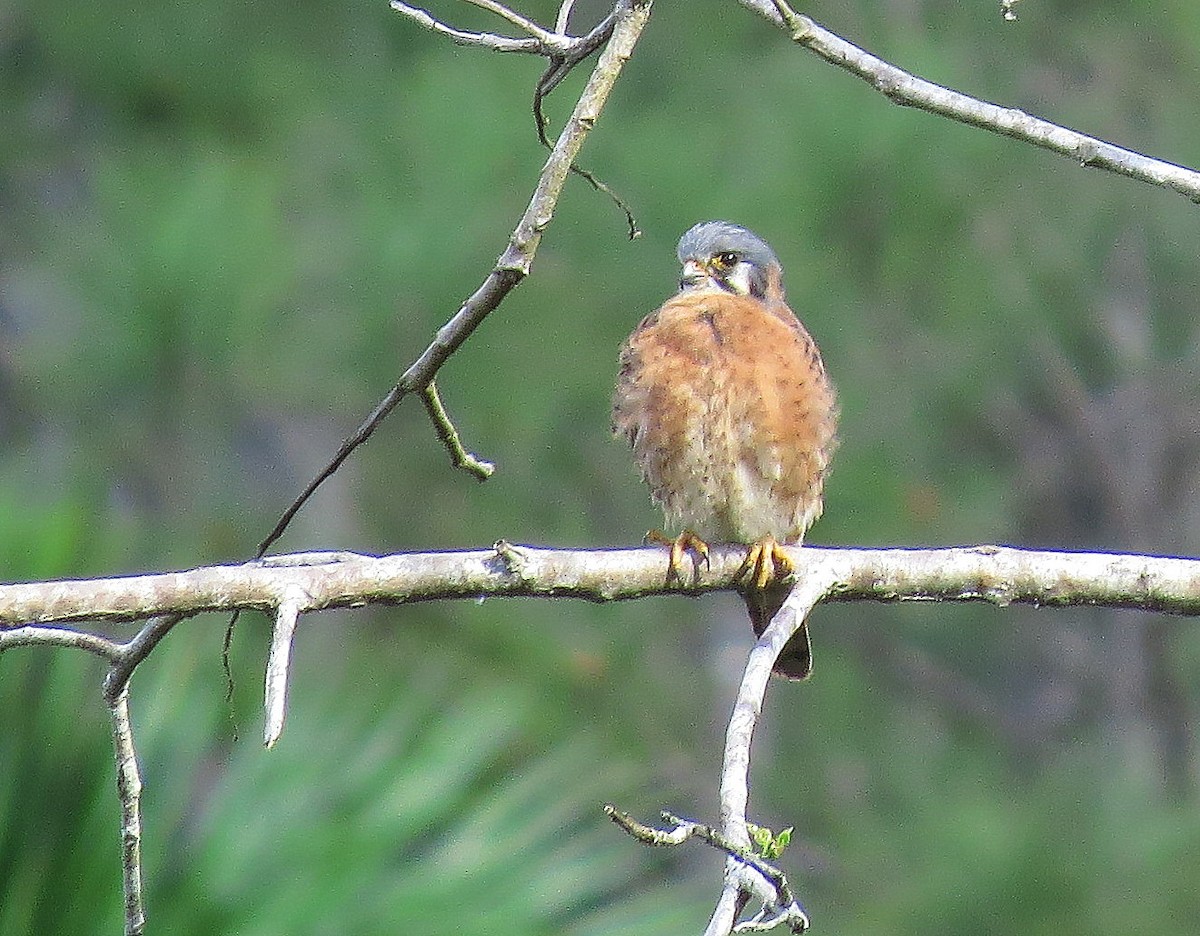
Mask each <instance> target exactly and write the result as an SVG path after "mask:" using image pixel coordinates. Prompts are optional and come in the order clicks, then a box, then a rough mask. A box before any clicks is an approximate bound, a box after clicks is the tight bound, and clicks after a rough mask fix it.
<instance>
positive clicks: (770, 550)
mask: <svg viewBox="0 0 1200 936" xmlns="http://www.w3.org/2000/svg"><path fill="white" fill-rule="evenodd" d="M795 571H796V566H795V565H794V564H793V563H792V560H791V559H789V558H788V556H787V553H785V552H784V551H783V547H782V546H780V545H779V543H778V542H776V541H775V538H774V537H773V536H764V537H763V538H762V539H760V540H759V541H758V542H757V543H754V544H753V545H751V547H750V548H749V549H748V550H747V551H746V558H745V559H744V560H742V564H741V566H739V567H738V570H737V572H736V573H735V574H734V578H735V579H738V580H741V579H745V580H746V585H747V587H749V588H753V589H756V590H758V591H762V590H763V589H764V588H766V587H767V586H768V585H770V584H771V583H773V582H776V583H778V582H783V581H785V580H787V579H788V578H790V577H791V576H792V574H793V573H795Z"/></svg>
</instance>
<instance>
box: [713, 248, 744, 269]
mask: <svg viewBox="0 0 1200 936" xmlns="http://www.w3.org/2000/svg"><path fill="white" fill-rule="evenodd" d="M713 261H714V262H715V263H716V265H717V266H718V267H720V268H721V269H723V270H728V269H729V268H730V267H735V266H737V262H738V255H737V254H735V253H734V252H733V251H732V250H726V251H722V252H721V253H719V254H717V255H716V256H715V257H713Z"/></svg>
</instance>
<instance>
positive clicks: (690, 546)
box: [642, 530, 709, 585]
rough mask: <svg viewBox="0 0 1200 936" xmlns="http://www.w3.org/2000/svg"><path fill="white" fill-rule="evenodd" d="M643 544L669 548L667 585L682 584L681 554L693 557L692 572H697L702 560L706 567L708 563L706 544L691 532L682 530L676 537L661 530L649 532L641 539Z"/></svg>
mask: <svg viewBox="0 0 1200 936" xmlns="http://www.w3.org/2000/svg"><path fill="white" fill-rule="evenodd" d="M642 542H644V543H657V544H658V545H659V546H667V547H670V550H671V552H670V558H669V559H668V560H667V584H668V585H669V584H670V583H671V582H679V583H680V584H682V583H683V582H684V577H683V554H684V553H687V552H690V553H692V554H693V556H695V560H694V562H693V571H695V570H698V569H699V566H700V561H701V560H703V561H704V564H705V565H706V566H707V565H708V564H709V562H708V543H706V542H704V540H702V539H700V537H699V536H697V535H696V534H695V533H693V532H692V531H691V530H684V531H683V532H682V533H680V534H679V535H678V536H675V537H671V536H667V534H666V533H664V532H663V531H662V530H651V531H650V532H649V533H647V534H646V535H645V537H644V538H643V539H642Z"/></svg>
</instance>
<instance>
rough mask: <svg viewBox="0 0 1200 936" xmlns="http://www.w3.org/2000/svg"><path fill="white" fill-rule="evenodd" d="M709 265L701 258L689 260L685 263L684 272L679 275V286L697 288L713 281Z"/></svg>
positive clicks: (682, 288) (681, 287)
mask: <svg viewBox="0 0 1200 936" xmlns="http://www.w3.org/2000/svg"><path fill="white" fill-rule="evenodd" d="M711 279H712V277H711V276H710V275H709V272H708V267H706V266H705V265H704V264H703V263H701V262H700V261H699V260H688V261H687V262H686V263H684V265H683V273H682V274H681V275H680V277H679V288H680V289H681V290H684V289H696V288H698V287H701V286H704V285H706V284H708V283H709V282H710V281H711Z"/></svg>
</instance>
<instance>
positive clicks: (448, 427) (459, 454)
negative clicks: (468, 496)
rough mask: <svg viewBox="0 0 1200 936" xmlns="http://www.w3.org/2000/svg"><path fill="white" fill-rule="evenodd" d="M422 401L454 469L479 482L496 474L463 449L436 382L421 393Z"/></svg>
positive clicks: (490, 464) (488, 464)
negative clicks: (443, 404) (460, 470)
mask: <svg viewBox="0 0 1200 936" xmlns="http://www.w3.org/2000/svg"><path fill="white" fill-rule="evenodd" d="M421 399H422V401H423V402H424V403H425V412H426V413H428V414H429V420H430V422H432V423H433V428H434V431H435V432H437V436H438V439H439V440H440V441H441V443H442V445H444V446H446V450H447V451H448V452H449V453H450V461H451V462H452V463H453V465H454V467H455V468H461V469H462V470H463V471H465V472H467V473H468V474H472V475H474V476H475V478H476V480H478V481H486V480H487V479H488V478H490V477H491V476H492V475H493V474H494V473H495V471H496V466H495V465H494V464H493V463H492V462H490V461H485V460H483V459H481V458H479V457H478V456H476V455H473V454H471V453H470V452H468V451H467V450H466V449H465V448H463V444H462V439H460V438H459V436H458V430H457V429H455V428H454V423H452V422H451V421H450V417H449V415H447V413H446V408H445V407H444V406H442V398H441V395H440V394H439V393H438V389H437V383H436V381H430V383H429V386H428V387H426V388H425V389H424V390H423V391H421Z"/></svg>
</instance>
